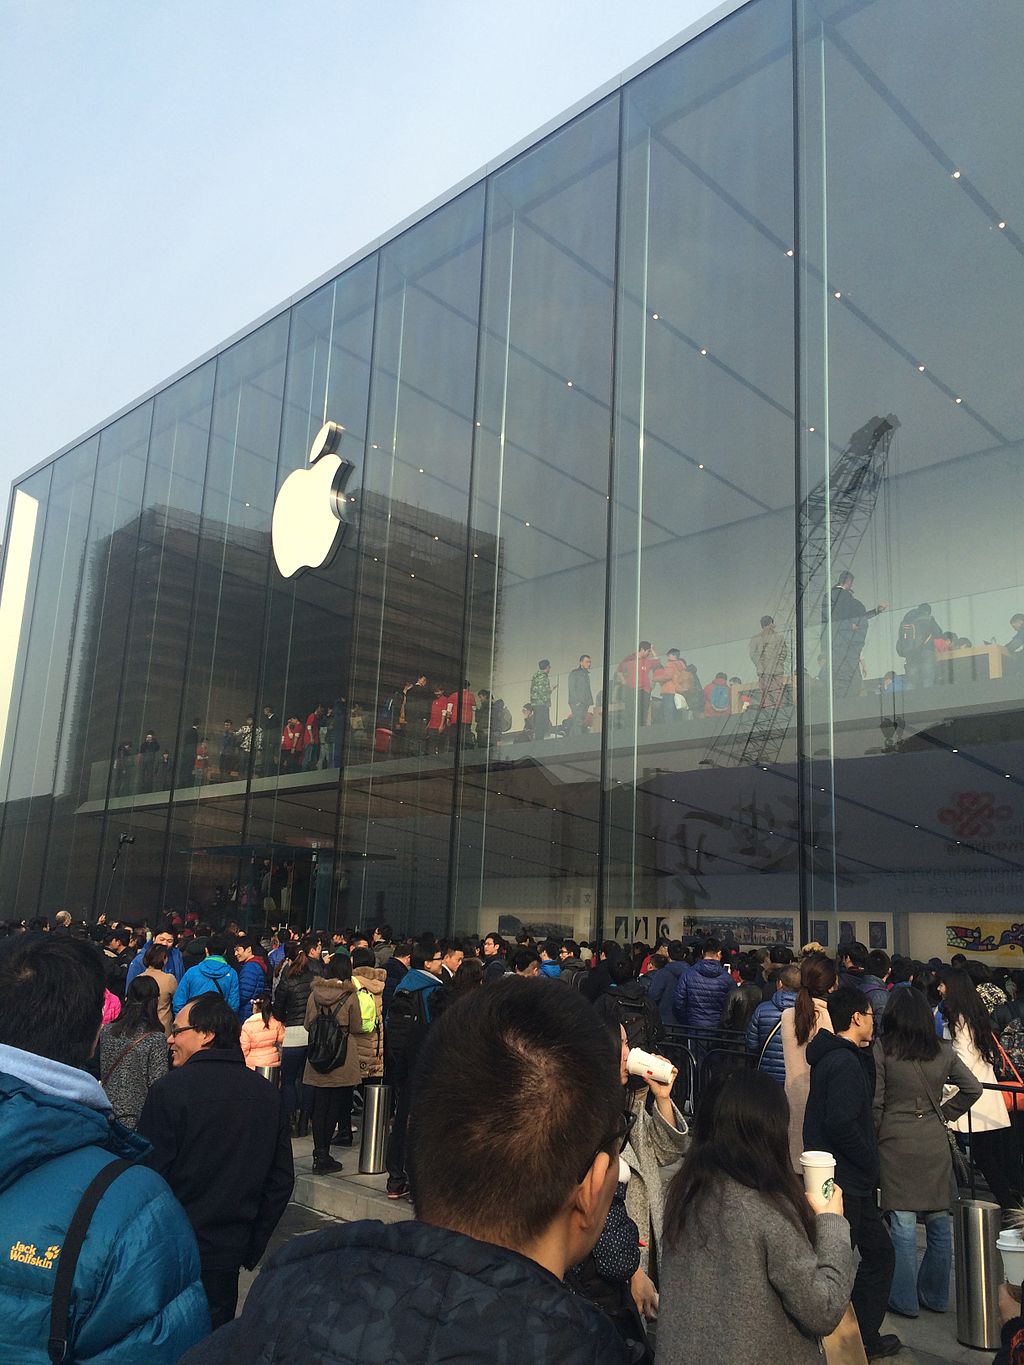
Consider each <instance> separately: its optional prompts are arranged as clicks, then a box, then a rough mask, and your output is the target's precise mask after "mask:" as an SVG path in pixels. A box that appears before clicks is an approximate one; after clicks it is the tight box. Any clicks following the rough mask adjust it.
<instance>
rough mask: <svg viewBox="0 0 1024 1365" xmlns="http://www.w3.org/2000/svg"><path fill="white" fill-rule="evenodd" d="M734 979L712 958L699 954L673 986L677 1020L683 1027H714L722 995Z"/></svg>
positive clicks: (718, 1016)
mask: <svg viewBox="0 0 1024 1365" xmlns="http://www.w3.org/2000/svg"><path fill="white" fill-rule="evenodd" d="M734 985H735V982H734V981H733V979H732V977H731V976H730V974H729V973H728V972H727V971H726V969H725V968H724V967H723V966H722V964H721V963H720V962H719V961H718V960H717V959H716V958H713V957H702V958H701V960H700V961H699V962H698V963H697V965H696V966H695V967H691V968H690V970H689V971H688V972H684V973H683V975H682V976H681V977H680V978H679V984H678V985H677V986H676V996H675V1001H674V1008H675V1013H676V1020H677V1021H678V1023H680V1024H683V1025H684V1026H685V1027H686V1028H713V1029H717V1028H718V1026H719V1023H720V1021H721V1018H722V1010H723V1008H724V1007H725V998H726V996H727V995H728V994H729V992H730V991H731V990H732V988H733V986H734Z"/></svg>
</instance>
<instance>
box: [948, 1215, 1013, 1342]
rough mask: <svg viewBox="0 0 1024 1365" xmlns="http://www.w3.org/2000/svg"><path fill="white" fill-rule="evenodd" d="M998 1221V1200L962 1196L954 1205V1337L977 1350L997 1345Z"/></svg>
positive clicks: (999, 1267) (1001, 1276) (1000, 1268)
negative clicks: (989, 1201) (991, 1201)
mask: <svg viewBox="0 0 1024 1365" xmlns="http://www.w3.org/2000/svg"><path fill="white" fill-rule="evenodd" d="M1001 1225H1002V1211H1001V1209H1000V1208H999V1205H998V1204H989V1203H987V1202H986V1201H985V1200H983V1199H963V1200H961V1201H960V1203H959V1204H957V1205H956V1206H955V1207H954V1210H953V1255H954V1262H955V1265H956V1339H957V1341H959V1342H962V1343H963V1345H964V1346H973V1347H974V1348H975V1349H976V1350H979V1351H995V1350H998V1348H999V1345H1000V1329H999V1308H998V1303H997V1299H998V1296H999V1285H1000V1283H1001V1282H1002V1278H1003V1266H1002V1261H1001V1260H1000V1257H999V1252H998V1251H997V1250H996V1238H997V1237H998V1236H999V1229H1000V1227H1001Z"/></svg>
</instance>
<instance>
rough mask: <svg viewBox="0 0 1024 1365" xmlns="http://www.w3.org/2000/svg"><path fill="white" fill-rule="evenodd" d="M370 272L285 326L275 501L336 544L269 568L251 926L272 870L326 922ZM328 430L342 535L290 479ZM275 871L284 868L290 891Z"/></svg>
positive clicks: (362, 430) (318, 492)
mask: <svg viewBox="0 0 1024 1365" xmlns="http://www.w3.org/2000/svg"><path fill="white" fill-rule="evenodd" d="M376 274H377V262H376V258H375V257H374V258H371V259H369V260H367V261H364V262H362V263H361V264H360V265H358V266H356V267H355V268H354V269H352V270H350V271H348V272H346V273H345V274H344V275H342V276H341V277H340V278H339V279H338V280H337V281H335V282H333V283H331V284H329V285H327V286H325V288H323V289H321V290H319V291H318V292H317V293H316V294H314V295H313V296H312V297H311V298H309V299H307V300H305V301H304V302H303V303H301V304H299V305H298V306H297V307H296V308H295V309H294V312H293V316H292V330H291V339H290V342H289V354H288V377H287V382H286V385H285V400H284V427H283V433H282V439H281V462H280V466H279V468H278V471H277V483H278V490H279V493H278V497H279V500H280V497H281V494H280V489H281V487H282V486H283V485H284V483H285V482H286V480H290V481H291V482H290V484H289V487H290V488H297V489H298V491H299V495H300V496H299V498H298V500H297V502H296V516H297V522H298V525H299V528H300V531H301V530H303V529H305V531H306V533H307V542H306V543H307V545H308V543H309V539H308V538H309V537H312V536H313V535H314V534H316V532H317V529H318V527H319V525H320V520H321V519H323V521H324V524H325V532H326V535H327V536H328V537H330V535H331V534H332V533H333V534H334V536H335V540H334V546H333V549H332V551H331V552H330V553H329V555H328V559H327V562H326V563H325V564H324V565H323V566H322V567H309V568H308V570H307V571H304V572H302V573H300V574H298V575H297V576H296V577H293V578H288V579H285V578H282V576H281V574H280V572H279V571H278V569H277V568H276V567H272V568H271V573H270V613H269V622H268V628H267V638H266V647H265V652H264V671H263V679H262V683H261V687H260V704H259V707H258V708H257V711H256V714H255V717H254V718H253V720H252V725H253V729H252V732H251V736H249V735H245V734H243V737H242V739H241V741H240V743H241V746H242V750H243V754H244V753H245V751H246V750H248V753H249V765H248V766H251V768H252V771H253V774H254V780H253V798H252V802H251V806H250V812H249V824H248V835H247V839H246V845H247V847H246V850H245V860H246V861H245V864H244V867H243V875H242V885H241V888H240V901H241V904H240V907H239V908H240V910H241V911H242V912H243V914H244V915H245V916H249V917H251V916H252V915H253V914H254V913H255V912H256V910H257V909H260V913H262V910H261V906H262V902H263V900H264V899H265V896H264V894H263V891H264V888H263V887H262V882H263V879H264V876H265V874H266V872H267V870H268V860H269V863H270V870H271V872H272V873H273V874H274V875H275V877H276V880H277V881H278V882H279V883H281V885H280V886H279V887H278V888H277V889H276V894H275V896H274V899H275V903H276V902H277V901H278V900H280V899H281V895H280V892H281V891H282V890H285V889H287V892H288V909H289V910H290V911H291V913H292V914H293V915H294V916H295V918H296V920H297V921H298V922H301V923H304V924H312V923H317V924H321V925H323V924H326V923H327V918H328V915H329V912H330V893H331V877H332V873H333V868H334V860H333V848H334V841H335V825H336V822H337V803H338V774H339V768H340V764H341V754H342V746H343V741H344V737H345V723H346V718H347V714H348V707H347V696H348V686H349V675H350V671H351V666H352V622H353V616H354V606H355V601H356V584H357V569H358V554H357V544H358V525H357V521H356V518H357V507H358V493H359V467H360V466H361V465H362V463H363V448H364V441H365V436H366V406H367V400H368V394H369V381H370V349H371V343H372V335H373V306H374V289H375V283H376ZM326 421H333V422H336V423H338V424H339V426H341V427H342V428H343V430H344V435H343V437H342V442H341V447H340V449H339V451H338V455H339V456H340V457H341V458H343V459H344V460H346V461H350V462H351V463H352V464H353V465H355V466H356V468H355V469H354V470H353V473H352V475H351V477H350V481H349V484H348V486H347V488H346V496H347V497H348V498H350V499H351V501H350V502H349V504H348V507H349V509H350V511H349V517H348V524H347V525H346V526H343V527H339V525H338V522H337V520H336V519H335V517H334V512H333V510H332V507H331V505H330V499H329V497H327V496H326V494H327V489H326V487H324V488H318V487H317V484H316V477H315V476H314V473H313V471H312V470H310V471H307V472H306V473H305V474H303V475H299V476H298V482H296V477H297V476H296V473H295V471H299V470H304V469H305V467H306V465H307V462H308V456H309V454H310V449H311V446H312V443H313V441H314V439H315V438H316V435H317V432H318V431H319V429H320V428H321V426H322V425H323V423H325V422H326ZM285 496H286V497H287V496H288V495H287V494H286V495H285ZM279 505H280V502H279ZM293 716H294V718H295V721H296V722H297V723H298V726H299V729H300V735H301V736H302V738H303V740H304V741H305V740H308V743H304V747H303V748H302V749H301V750H300V751H286V753H285V754H284V755H282V750H281V741H282V733H283V730H284V729H285V728H286V726H287V723H288V721H289V718H290V717H293ZM245 723H246V725H248V724H249V720H248V718H247V719H246V722H245ZM282 757H284V758H285V765H286V766H285V769H282V763H281V760H282ZM243 763H244V759H243ZM293 768H294V771H293V770H292V769H293ZM283 866H287V867H288V868H289V878H290V879H289V881H288V883H287V884H285V883H284V882H283V879H282V875H281V870H280V869H281V867H283ZM278 908H279V909H281V908H284V907H282V906H278Z"/></svg>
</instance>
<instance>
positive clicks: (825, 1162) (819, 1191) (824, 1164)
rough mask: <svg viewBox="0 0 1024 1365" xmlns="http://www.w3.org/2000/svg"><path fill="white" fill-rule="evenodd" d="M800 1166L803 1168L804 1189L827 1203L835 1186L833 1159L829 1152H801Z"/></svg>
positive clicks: (834, 1164)
mask: <svg viewBox="0 0 1024 1365" xmlns="http://www.w3.org/2000/svg"><path fill="white" fill-rule="evenodd" d="M800 1165H801V1166H802V1167H803V1168H804V1189H805V1190H806V1191H807V1193H808V1194H815V1195H817V1196H818V1198H819V1199H824V1200H825V1202H826V1203H828V1201H829V1200H830V1199H831V1198H832V1191H833V1190H834V1189H835V1184H836V1159H835V1157H834V1156H833V1155H832V1153H831V1152H801V1153H800Z"/></svg>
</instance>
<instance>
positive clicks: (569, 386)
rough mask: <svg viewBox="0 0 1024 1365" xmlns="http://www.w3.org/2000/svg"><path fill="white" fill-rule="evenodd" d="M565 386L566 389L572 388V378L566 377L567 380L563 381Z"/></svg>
mask: <svg viewBox="0 0 1024 1365" xmlns="http://www.w3.org/2000/svg"><path fill="white" fill-rule="evenodd" d="M565 387H566V388H567V389H571V388H572V380H571V379H567V380H566V381H565Z"/></svg>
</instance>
